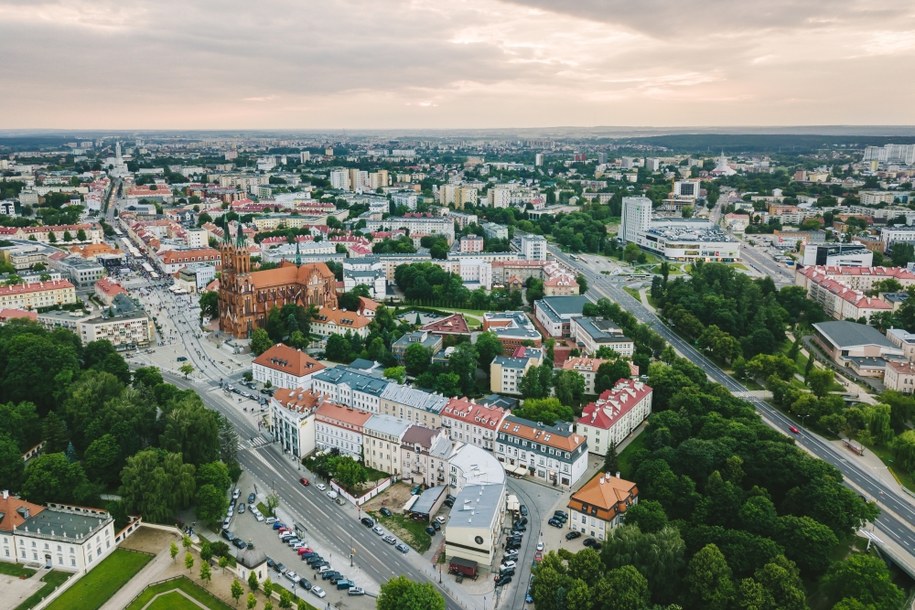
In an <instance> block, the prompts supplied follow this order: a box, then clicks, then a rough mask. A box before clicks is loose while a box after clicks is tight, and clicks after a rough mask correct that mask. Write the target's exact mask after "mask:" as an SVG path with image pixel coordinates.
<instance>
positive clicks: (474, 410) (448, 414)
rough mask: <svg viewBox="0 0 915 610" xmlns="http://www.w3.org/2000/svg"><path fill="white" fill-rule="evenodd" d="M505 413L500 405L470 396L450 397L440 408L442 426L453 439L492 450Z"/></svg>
mask: <svg viewBox="0 0 915 610" xmlns="http://www.w3.org/2000/svg"><path fill="white" fill-rule="evenodd" d="M506 414H507V411H506V410H505V409H502V408H501V407H494V406H491V405H485V404H482V403H477V402H475V401H474V400H473V399H472V398H466V397H464V398H452V399H450V400H449V401H448V403H447V404H446V405H445V408H444V409H442V428H444V429H445V432H447V433H448V437H449V438H450V439H451V440H453V441H459V442H462V443H467V444H469V445H476V446H477V447H481V448H483V449H486V450H487V451H492V450H493V449H494V448H495V440H496V431H497V430H498V429H499V425H500V424H501V423H502V420H503V419H505V415H506Z"/></svg>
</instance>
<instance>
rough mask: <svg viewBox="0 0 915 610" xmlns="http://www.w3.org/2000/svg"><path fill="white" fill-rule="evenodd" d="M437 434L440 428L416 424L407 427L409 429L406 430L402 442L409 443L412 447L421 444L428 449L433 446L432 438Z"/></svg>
mask: <svg viewBox="0 0 915 610" xmlns="http://www.w3.org/2000/svg"><path fill="white" fill-rule="evenodd" d="M437 434H438V430H433V429H432V428H427V427H425V426H420V425H417V424H414V425H412V426H410V427H409V428H407V431H406V432H404V434H403V438H402V439H400V442H401V443H402V444H403V445H409V446H410V447H412V446H413V445H419V446H420V447H422V448H423V449H424V450H426V451H428V450H429V449H431V448H432V439H433V438H435V436H436V435H437ZM408 448H409V447H408Z"/></svg>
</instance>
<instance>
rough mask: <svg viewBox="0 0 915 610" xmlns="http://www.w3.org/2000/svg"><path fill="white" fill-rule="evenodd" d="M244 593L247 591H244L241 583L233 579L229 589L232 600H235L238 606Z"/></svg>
mask: <svg viewBox="0 0 915 610" xmlns="http://www.w3.org/2000/svg"><path fill="white" fill-rule="evenodd" d="M244 592H245V590H244V589H242V586H241V583H240V582H238V579H237V578H233V579H232V585H231V586H230V587H229V594H230V595H231V596H232V599H233V600H235V605H236V606H238V600H239V599H240V598H241V596H242V594H243V593H244Z"/></svg>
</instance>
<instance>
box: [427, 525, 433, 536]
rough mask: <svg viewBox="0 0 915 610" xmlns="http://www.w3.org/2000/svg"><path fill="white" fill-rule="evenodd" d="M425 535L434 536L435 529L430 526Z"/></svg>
mask: <svg viewBox="0 0 915 610" xmlns="http://www.w3.org/2000/svg"><path fill="white" fill-rule="evenodd" d="M426 533H427V534H429V535H430V536H434V535H435V528H434V527H432V526H431V525H430V526H429V527H427V528H426Z"/></svg>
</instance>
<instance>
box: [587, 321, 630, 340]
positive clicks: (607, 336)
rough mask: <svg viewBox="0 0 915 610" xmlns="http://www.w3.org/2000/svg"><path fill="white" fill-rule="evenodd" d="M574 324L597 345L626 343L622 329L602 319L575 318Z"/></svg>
mask: <svg viewBox="0 0 915 610" xmlns="http://www.w3.org/2000/svg"><path fill="white" fill-rule="evenodd" d="M574 323H575V324H578V326H580V327H581V329H582V330H583V331H585V333H587V334H588V336H589V337H591V339H592V340H594V341H595V342H597V343H609V342H612V341H614V342H615V341H628V339H627V338H626V336H625V335H624V334H623V331H622V329H621V328H620V327H619V326H617V325H616V324H614V323H613V322H611V321H610V320H605V319H604V318H588V317H581V318H575V322H574Z"/></svg>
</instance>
